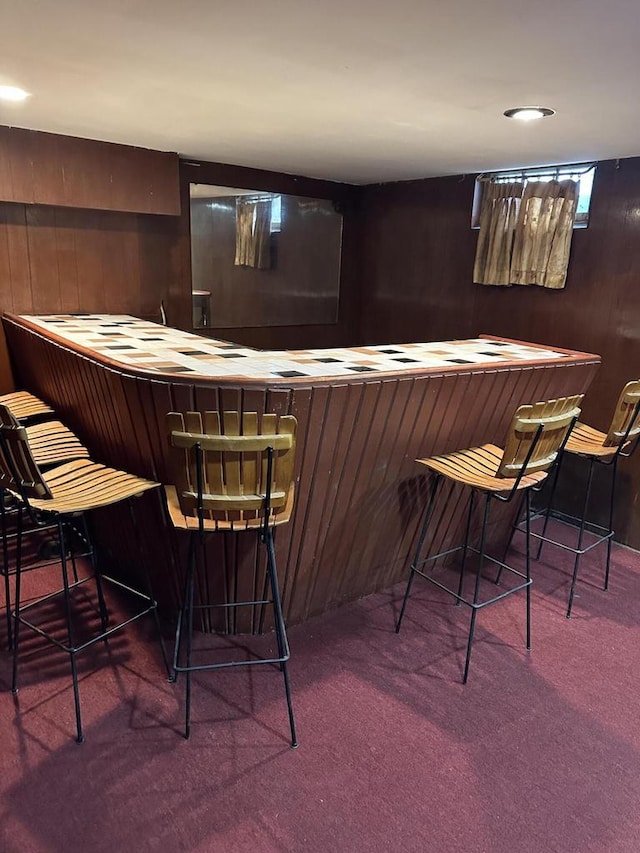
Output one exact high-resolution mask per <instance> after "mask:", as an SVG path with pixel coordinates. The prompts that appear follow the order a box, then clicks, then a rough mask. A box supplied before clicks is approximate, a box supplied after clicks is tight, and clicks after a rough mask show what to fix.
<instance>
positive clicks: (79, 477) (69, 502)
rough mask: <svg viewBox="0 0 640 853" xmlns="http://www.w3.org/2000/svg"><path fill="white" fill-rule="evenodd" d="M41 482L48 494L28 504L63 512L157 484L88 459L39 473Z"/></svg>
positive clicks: (130, 495)
mask: <svg viewBox="0 0 640 853" xmlns="http://www.w3.org/2000/svg"><path fill="white" fill-rule="evenodd" d="M42 481H43V483H44V484H45V485H46V488H47V490H48V492H49V494H48V496H45V497H42V498H31V499H30V500H29V503H30V504H31V506H32V507H33V508H34V509H37V510H44V511H45V512H48V513H54V514H64V515H75V514H77V513H82V512H88V511H89V510H92V509H98V508H99V507H103V506H110V505H111V504H114V503H119V502H120V501H124V500H127V499H128V498H134V497H138V495H141V494H142V493H143V492H146V491H148V490H149V489H156V488H158V485H159V484H158V483H154V482H153V481H151V480H144V479H142V477H136V476H134V475H133V474H127V473H126V472H125V471H117V470H116V469H114V468H107V467H106V465H100V464H99V463H97V462H91V460H88V459H78V460H76V461H74V462H67V463H66V464H64V465H60V466H58V467H56V468H54V469H53V470H51V471H47V472H45V473H43V474H42Z"/></svg>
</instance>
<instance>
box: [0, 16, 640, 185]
mask: <svg viewBox="0 0 640 853" xmlns="http://www.w3.org/2000/svg"><path fill="white" fill-rule="evenodd" d="M639 41H640V2H639V0H609V2H602V0H553V2H552V0H537V2H532V0H395V2H394V0H270V2H265V0H186V2H182V3H179V2H176V0H104V2H100V3H97V2H96V3H94V2H87V0H55V2H53V0H20V1H19V2H18V0H13V2H11V0H4V2H2V3H0V84H2V83H5V84H13V85H19V86H22V87H23V88H26V89H27V90H28V91H30V92H32V93H33V96H32V97H31V98H30V99H29V100H28V101H27V102H26V103H24V104H22V105H8V104H7V105H4V104H3V105H2V106H0V124H10V125H16V126H19V127H28V128H34V129H38V130H48V131H52V132H56V133H65V134H70V135H75V136H84V137H89V138H94V139H104V140H110V141H114V142H123V143H128V144H132V145H140V146H144V147H149V148H156V149H160V150H168V151H178V152H179V153H180V154H181V155H182V156H185V157H187V158H193V159H205V160H214V161H218V162H223V163H235V164H240V165H246V166H256V167H259V168H264V169H274V170H277V171H284V172H290V173H295V174H302V175H309V176H312V177H318V178H330V179H334V180H338V181H348V182H353V183H368V182H376V181H389V180H402V179H407V178H419V177H427V176H431V175H443V174H457V173H465V172H473V171H482V170H488V169H494V168H503V167H504V168H506V167H518V166H525V165H534V164H542V163H544V164H548V163H564V162H572V161H580V160H591V159H604V158H610V157H626V156H632V155H637V154H640V109H639V108H638V83H639V82H640V73H639V72H640V49H639V48H638V43H639ZM523 104H539V105H542V106H547V107H552V108H553V109H555V110H557V115H556V116H554V117H553V118H549V119H545V120H543V121H540V122H537V123H533V124H521V123H518V122H515V121H512V120H509V119H506V118H504V117H503V115H502V112H503V110H505V109H507V108H508V107H513V106H519V105H523Z"/></svg>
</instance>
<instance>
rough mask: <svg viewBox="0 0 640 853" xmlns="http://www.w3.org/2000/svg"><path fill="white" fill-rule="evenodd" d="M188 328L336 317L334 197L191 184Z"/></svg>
mask: <svg viewBox="0 0 640 853" xmlns="http://www.w3.org/2000/svg"><path fill="white" fill-rule="evenodd" d="M189 195H190V207H191V282H192V299H193V325H194V328H207V327H212V328H240V327H251V326H298V325H309V324H316V323H318V324H326V323H336V322H337V320H338V298H339V291H340V255H341V247H342V214H341V213H339V212H338V211H337V210H336V208H335V204H334V202H333V201H329V200H327V199H313V198H304V197H301V196H292V195H282V194H280V193H267V192H259V191H256V190H246V189H234V188H232V187H216V186H210V185H207V184H190V186H189Z"/></svg>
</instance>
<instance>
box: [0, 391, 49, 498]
mask: <svg viewBox="0 0 640 853" xmlns="http://www.w3.org/2000/svg"><path fill="white" fill-rule="evenodd" d="M0 488H3V489H8V490H9V491H11V492H14V493H16V494H19V495H20V496H21V497H22V498H24V499H27V500H28V499H29V498H50V497H51V496H52V495H51V491H50V490H49V487H48V486H47V484H46V483H45V481H44V479H43V477H42V472H41V471H40V468H39V467H38V465H37V464H36V461H35V459H34V458H33V454H32V453H31V448H30V447H29V439H28V438H27V430H26V428H25V427H23V426H21V425H20V424H19V423H18V421H17V420H16V419H15V418H14V416H13V415H12V414H11V412H10V411H9V409H8V407H7V406H5V405H3V404H1V403H0Z"/></svg>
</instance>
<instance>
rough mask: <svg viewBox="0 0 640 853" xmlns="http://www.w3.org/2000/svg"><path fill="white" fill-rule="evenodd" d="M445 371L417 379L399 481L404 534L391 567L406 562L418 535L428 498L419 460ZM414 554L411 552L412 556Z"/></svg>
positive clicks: (392, 557)
mask: <svg viewBox="0 0 640 853" xmlns="http://www.w3.org/2000/svg"><path fill="white" fill-rule="evenodd" d="M443 379H444V376H443V375H442V374H440V375H437V376H431V377H420V378H417V379H416V382H415V389H414V399H413V402H412V407H411V409H412V411H411V414H412V417H413V423H412V425H411V426H409V427H408V429H407V443H406V447H405V450H404V453H403V459H402V465H401V467H400V469H399V472H398V478H399V480H400V484H399V487H398V515H399V517H400V527H401V534H400V536H399V537H398V539H397V542H396V543H395V548H394V549H393V551H392V552H391V553H390V555H389V563H390V565H391V566H397V567H399V566H401V565H407V561H408V558H409V555H408V549H409V545H410V543H411V542H414V541H415V539H416V536H417V535H418V532H419V531H418V525H419V523H420V518H421V515H422V507H423V506H424V505H425V500H426V498H427V490H426V477H425V476H424V472H423V471H421V470H419V469H420V468H421V466H419V465H418V464H417V463H416V461H415V460H416V459H418V458H419V457H420V456H422V452H423V446H424V440H425V435H426V434H428V431H429V424H430V423H431V419H432V418H433V417H434V412H436V411H437V408H438V407H437V400H438V395H439V392H440V390H441V388H442V387H443ZM411 556H412V555H411Z"/></svg>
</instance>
